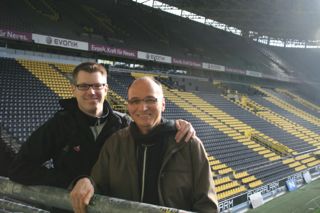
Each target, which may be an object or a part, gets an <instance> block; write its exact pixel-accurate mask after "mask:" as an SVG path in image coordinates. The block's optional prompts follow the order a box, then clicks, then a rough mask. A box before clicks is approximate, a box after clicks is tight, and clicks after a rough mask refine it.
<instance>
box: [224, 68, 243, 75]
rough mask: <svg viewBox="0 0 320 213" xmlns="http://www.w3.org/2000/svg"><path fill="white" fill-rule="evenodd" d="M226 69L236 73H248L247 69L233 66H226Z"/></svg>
mask: <svg viewBox="0 0 320 213" xmlns="http://www.w3.org/2000/svg"><path fill="white" fill-rule="evenodd" d="M226 71H227V72H231V73H236V74H243V75H244V74H246V71H244V70H241V69H236V68H231V67H226Z"/></svg>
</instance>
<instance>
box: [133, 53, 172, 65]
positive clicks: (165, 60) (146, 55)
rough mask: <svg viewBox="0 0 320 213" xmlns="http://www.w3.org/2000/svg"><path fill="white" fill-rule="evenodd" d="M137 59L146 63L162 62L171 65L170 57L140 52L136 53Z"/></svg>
mask: <svg viewBox="0 0 320 213" xmlns="http://www.w3.org/2000/svg"><path fill="white" fill-rule="evenodd" d="M138 58H139V59H144V60H148V61H157V62H163V63H168V64H171V61H172V59H171V57H170V56H166V55H159V54H154V53H147V52H141V51H138Z"/></svg>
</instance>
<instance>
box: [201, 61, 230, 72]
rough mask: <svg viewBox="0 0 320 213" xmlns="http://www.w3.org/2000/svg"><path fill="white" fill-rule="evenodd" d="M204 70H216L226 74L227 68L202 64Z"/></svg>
mask: <svg viewBox="0 0 320 213" xmlns="http://www.w3.org/2000/svg"><path fill="white" fill-rule="evenodd" d="M202 68H203V69H207V70H216V71H221V72H224V71H226V67H225V66H222V65H218V64H210V63H202Z"/></svg>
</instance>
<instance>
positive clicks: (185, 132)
mask: <svg viewBox="0 0 320 213" xmlns="http://www.w3.org/2000/svg"><path fill="white" fill-rule="evenodd" d="M176 128H177V130H178V132H177V134H176V136H175V140H176V142H177V143H179V142H180V141H181V140H182V139H183V138H184V141H185V142H188V141H189V140H190V139H191V138H194V137H196V131H195V130H194V128H193V126H192V125H191V123H190V122H188V121H185V120H181V119H179V120H176Z"/></svg>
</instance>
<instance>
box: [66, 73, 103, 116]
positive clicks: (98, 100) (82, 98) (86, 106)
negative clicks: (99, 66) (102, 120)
mask: <svg viewBox="0 0 320 213" xmlns="http://www.w3.org/2000/svg"><path fill="white" fill-rule="evenodd" d="M106 81H107V79H106V76H105V75H103V74H102V73H100V72H93V73H88V72H84V71H80V72H79V73H78V76H77V79H76V85H78V88H77V86H76V85H73V87H72V88H73V95H74V96H75V97H76V99H77V101H78V106H79V108H80V110H81V111H82V112H84V113H85V114H87V115H90V116H93V117H99V116H101V115H102V113H103V101H104V99H105V97H106V95H107V92H108V86H107V85H106ZM103 84H105V86H103ZM86 85H94V86H90V87H89V88H88V89H87V90H86V89H84V88H83V87H85V86H86ZM98 86H100V87H98ZM93 87H95V88H93Z"/></svg>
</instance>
